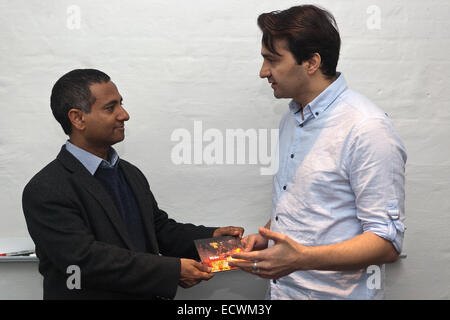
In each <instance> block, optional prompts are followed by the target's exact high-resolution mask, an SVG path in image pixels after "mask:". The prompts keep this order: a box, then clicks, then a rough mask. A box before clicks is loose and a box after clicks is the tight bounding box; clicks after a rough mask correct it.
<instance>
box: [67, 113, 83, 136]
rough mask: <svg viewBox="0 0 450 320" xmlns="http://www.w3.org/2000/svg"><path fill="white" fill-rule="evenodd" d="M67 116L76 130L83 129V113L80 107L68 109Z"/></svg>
mask: <svg viewBox="0 0 450 320" xmlns="http://www.w3.org/2000/svg"><path fill="white" fill-rule="evenodd" d="M67 116H68V117H69V120H70V122H71V123H72V126H73V127H74V128H76V129H77V130H80V131H83V130H84V129H85V127H86V125H85V123H84V113H83V111H81V110H80V109H75V108H73V109H70V110H69V112H68V114H67Z"/></svg>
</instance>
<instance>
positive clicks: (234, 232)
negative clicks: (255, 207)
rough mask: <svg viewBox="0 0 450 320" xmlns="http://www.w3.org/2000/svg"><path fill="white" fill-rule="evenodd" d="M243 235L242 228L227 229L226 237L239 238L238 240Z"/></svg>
mask: <svg viewBox="0 0 450 320" xmlns="http://www.w3.org/2000/svg"><path fill="white" fill-rule="evenodd" d="M243 234H244V228H241V227H232V226H230V227H228V235H230V236H234V237H239V239H241V238H242V235H243Z"/></svg>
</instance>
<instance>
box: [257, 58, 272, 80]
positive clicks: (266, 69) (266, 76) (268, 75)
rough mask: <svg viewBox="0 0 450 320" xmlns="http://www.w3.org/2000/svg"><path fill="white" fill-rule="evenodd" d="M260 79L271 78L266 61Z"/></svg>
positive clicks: (260, 72)
mask: <svg viewBox="0 0 450 320" xmlns="http://www.w3.org/2000/svg"><path fill="white" fill-rule="evenodd" d="M259 77H260V78H261V79H264V78H268V77H270V69H269V68H268V67H267V64H266V62H265V61H264V62H263V64H262V66H261V70H260V71H259Z"/></svg>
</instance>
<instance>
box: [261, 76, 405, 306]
mask: <svg viewBox="0 0 450 320" xmlns="http://www.w3.org/2000/svg"><path fill="white" fill-rule="evenodd" d="M300 109H301V107H300V105H299V104H298V103H297V102H295V101H294V100H292V101H291V102H290V104H289V111H288V112H287V113H286V114H285V115H284V116H283V118H282V120H281V123H280V132H279V169H278V172H277V174H276V175H275V176H274V180H273V193H272V215H271V229H272V230H273V231H276V232H280V233H283V234H285V235H287V236H289V237H291V238H292V239H293V240H295V241H297V242H298V243H300V244H303V245H306V246H320V245H327V244H333V243H339V242H342V241H345V240H348V239H351V238H353V237H355V236H357V235H360V234H362V233H364V232H372V233H374V234H376V235H378V236H380V237H382V238H384V239H387V240H389V241H391V242H392V244H393V245H394V247H395V249H396V250H397V251H398V252H400V251H401V249H402V242H403V235H404V231H405V228H404V225H403V220H404V214H405V210H404V202H405V191H404V183H405V180H404V179H405V176H404V173H405V163H406V151H405V147H404V146H403V143H402V142H401V140H400V138H399V137H398V135H397V134H396V132H395V130H394V128H393V126H392V123H391V121H390V120H389V118H388V116H387V115H386V114H385V113H384V112H383V111H381V110H380V109H379V108H378V107H377V106H375V105H374V104H373V103H372V102H370V101H369V100H368V99H367V98H366V97H364V96H362V95H360V94H358V93H356V92H354V91H352V90H350V89H349V88H348V87H347V84H346V82H345V79H344V77H343V75H341V74H338V78H337V79H336V80H335V81H334V82H333V83H332V84H331V85H330V86H329V87H328V88H327V89H326V90H324V91H323V92H322V93H321V94H320V95H319V96H318V97H316V98H315V99H314V100H313V101H312V102H311V103H309V104H308V105H307V106H305V108H304V110H303V111H304V120H302V116H301V112H299V111H300ZM269 245H272V242H270V243H269ZM378 267H379V270H380V273H379V276H380V278H381V279H380V281H379V282H378V283H380V285H378V286H376V287H375V288H374V286H373V282H371V284H370V285H368V281H370V279H369V278H370V277H371V276H373V274H372V273H371V272H368V270H366V269H361V270H355V271H345V272H341V271H317V270H310V271H298V272H294V273H291V274H290V275H288V276H285V277H283V278H280V279H279V280H277V281H276V282H275V281H271V282H270V287H269V291H268V294H269V296H270V298H271V299H377V298H382V297H383V296H384V294H383V293H384V292H383V287H384V286H383V280H384V266H378ZM375 276H377V275H375Z"/></svg>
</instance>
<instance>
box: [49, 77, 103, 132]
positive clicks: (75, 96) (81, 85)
mask: <svg viewBox="0 0 450 320" xmlns="http://www.w3.org/2000/svg"><path fill="white" fill-rule="evenodd" d="M110 80H111V79H110V77H109V76H108V75H107V74H106V73H104V72H102V71H99V70H96V69H75V70H72V71H70V72H68V73H66V74H65V75H63V76H62V77H61V78H59V79H58V81H56V83H55V85H54V86H53V89H52V95H51V97H50V107H51V109H52V113H53V116H54V117H55V119H56V120H57V121H58V122H59V123H60V124H61V127H62V128H63V130H64V133H66V134H67V135H70V134H71V133H72V123H71V122H70V119H69V116H68V113H69V110H70V109H80V110H82V111H83V112H85V113H89V112H90V111H91V106H92V105H93V104H94V103H95V96H93V95H92V93H91V90H90V89H89V87H90V86H91V85H92V84H94V83H101V82H108V81H110Z"/></svg>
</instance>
